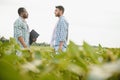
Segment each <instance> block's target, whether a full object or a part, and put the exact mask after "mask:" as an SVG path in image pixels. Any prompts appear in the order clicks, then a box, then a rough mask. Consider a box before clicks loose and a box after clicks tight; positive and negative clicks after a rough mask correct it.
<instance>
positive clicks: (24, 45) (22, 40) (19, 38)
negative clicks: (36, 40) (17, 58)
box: [18, 36, 27, 48]
mask: <svg viewBox="0 0 120 80" xmlns="http://www.w3.org/2000/svg"><path fill="white" fill-rule="evenodd" d="M18 40H19V41H20V43H21V44H22V45H23V47H24V48H27V45H26V44H25V42H24V39H23V37H22V36H20V37H18Z"/></svg>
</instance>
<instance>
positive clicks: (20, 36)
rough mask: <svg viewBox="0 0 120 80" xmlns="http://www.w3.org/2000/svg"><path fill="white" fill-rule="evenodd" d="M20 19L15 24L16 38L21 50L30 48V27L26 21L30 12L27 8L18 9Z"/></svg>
mask: <svg viewBox="0 0 120 80" xmlns="http://www.w3.org/2000/svg"><path fill="white" fill-rule="evenodd" d="M18 14H19V18H18V19H17V20H16V21H15V23H14V38H15V39H16V41H17V43H18V44H19V45H20V46H21V48H28V47H29V35H30V33H29V26H28V25H27V22H26V21H25V19H27V18H28V12H27V11H26V9H25V8H23V7H21V8H19V9H18Z"/></svg>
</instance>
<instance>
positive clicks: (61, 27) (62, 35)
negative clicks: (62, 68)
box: [51, 6, 69, 52]
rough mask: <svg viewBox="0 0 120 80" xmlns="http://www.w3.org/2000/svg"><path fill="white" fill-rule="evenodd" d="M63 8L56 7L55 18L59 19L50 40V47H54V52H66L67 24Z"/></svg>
mask: <svg viewBox="0 0 120 80" xmlns="http://www.w3.org/2000/svg"><path fill="white" fill-rule="evenodd" d="M63 14H64V7H63V6H56V9H55V16H56V17H58V18H59V20H58V23H57V25H56V26H55V29H54V32H53V37H52V40H51V46H52V47H54V49H55V51H56V52H58V51H59V50H60V51H63V52H65V51H66V48H67V40H68V26H69V24H68V22H67V21H66V20H65V18H64V16H63Z"/></svg>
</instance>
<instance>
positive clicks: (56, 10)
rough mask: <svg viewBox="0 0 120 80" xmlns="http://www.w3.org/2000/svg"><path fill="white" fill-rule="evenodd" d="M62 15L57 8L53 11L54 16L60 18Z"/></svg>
mask: <svg viewBox="0 0 120 80" xmlns="http://www.w3.org/2000/svg"><path fill="white" fill-rule="evenodd" d="M61 14H62V11H60V10H59V9H58V8H56V9H55V16H56V17H60V16H61Z"/></svg>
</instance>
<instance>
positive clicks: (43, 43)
mask: <svg viewBox="0 0 120 80" xmlns="http://www.w3.org/2000/svg"><path fill="white" fill-rule="evenodd" d="M32 46H50V44H48V43H45V42H42V43H33V44H32Z"/></svg>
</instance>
